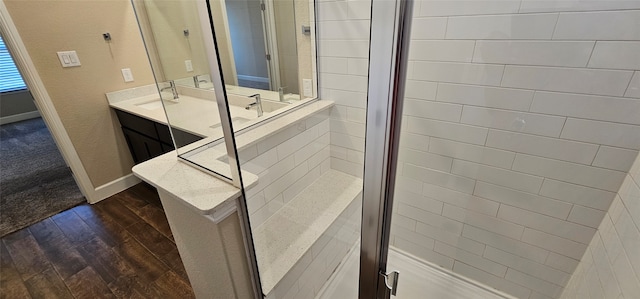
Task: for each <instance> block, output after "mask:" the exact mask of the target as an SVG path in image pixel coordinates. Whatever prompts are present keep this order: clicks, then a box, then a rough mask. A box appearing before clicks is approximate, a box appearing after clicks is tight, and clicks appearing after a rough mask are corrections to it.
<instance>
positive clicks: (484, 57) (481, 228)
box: [361, 0, 640, 298]
mask: <svg viewBox="0 0 640 299" xmlns="http://www.w3.org/2000/svg"><path fill="white" fill-rule="evenodd" d="M594 3H595V2H594ZM376 4H377V3H375V2H374V14H373V19H372V22H373V24H372V27H373V28H375V27H376V25H375V17H376V15H375V5H376ZM627 4H628V2H622V1H608V2H601V3H599V4H598V5H597V6H590V5H587V3H586V2H583V1H576V2H567V1H546V0H545V1H537V0H530V1H519V0H518V1H510V0H504V1H483V0H481V1H421V2H420V3H419V4H417V5H416V10H415V11H414V15H413V17H412V18H411V22H412V23H413V26H412V29H411V34H410V36H409V40H410V41H409V47H408V48H409V54H408V64H407V76H406V78H401V79H400V82H398V81H395V82H394V83H395V84H396V87H397V88H396V91H397V90H398V89H402V85H404V90H403V91H404V96H401V95H398V94H397V93H396V92H392V94H395V95H396V96H398V98H396V99H395V101H398V102H401V105H398V104H395V105H396V106H395V107H399V108H397V109H400V112H399V114H401V119H402V121H401V122H397V121H394V120H393V118H387V121H390V122H391V125H390V126H391V129H389V132H391V133H393V129H392V128H393V126H394V125H395V124H397V125H400V126H401V128H400V130H399V134H398V135H397V136H390V137H389V138H391V139H394V138H399V141H397V148H396V150H395V151H394V148H393V145H394V142H393V140H392V141H389V142H388V143H387V144H388V146H389V150H388V152H389V154H388V155H390V157H385V156H382V157H385V158H386V159H389V160H388V161H389V162H388V163H389V164H388V165H390V166H388V167H386V169H387V175H388V176H389V178H390V179H389V180H387V183H388V185H387V189H386V192H387V194H386V198H387V199H392V202H393V203H392V206H391V205H389V206H378V208H379V209H377V210H375V209H374V210H375V211H377V212H378V215H379V216H383V215H387V216H389V215H388V214H389V210H391V208H392V217H390V218H391V219H390V226H391V230H390V234H389V235H388V238H387V240H385V238H384V235H383V237H382V238H381V239H382V241H383V242H384V241H388V243H389V247H388V256H386V257H385V258H386V262H387V264H386V269H385V270H386V271H390V270H399V271H400V280H399V287H398V293H397V297H398V298H425V297H430V298H478V297H479V298H503V297H516V298H560V297H561V296H563V297H564V296H568V297H577V298H585V297H588V296H587V295H585V294H590V295H589V296H592V297H591V298H618V297H619V296H620V295H621V294H625V292H627V294H634V293H633V292H629V290H634V289H635V290H637V289H638V287H640V284H638V281H637V280H633V282H629V284H628V285H627V288H626V289H625V287H623V286H622V283H621V284H620V285H618V284H617V282H627V281H629V280H628V279H627V277H626V275H625V274H624V269H622V268H623V267H629V266H625V263H626V265H629V264H631V265H633V262H632V261H631V260H633V259H634V258H636V257H637V249H636V248H635V247H634V246H628V249H626V250H627V252H626V253H625V252H622V251H625V249H622V248H624V246H622V245H620V244H625V243H627V244H630V243H629V241H628V238H629V237H628V236H622V235H620V236H618V235H617V233H619V232H621V231H624V232H630V231H633V235H634V236H637V227H636V226H634V225H632V223H631V221H630V220H629V221H627V220H624V218H619V217H618V216H617V215H618V213H623V212H624V211H623V210H624V208H622V207H623V206H624V205H623V204H616V202H618V203H620V200H618V199H617V198H618V197H617V196H616V193H618V194H620V197H624V196H625V194H628V193H629V191H625V190H629V188H631V189H633V190H637V187H633V186H634V183H633V182H630V181H631V179H629V176H627V173H628V172H629V169H630V168H631V166H632V164H633V162H634V161H635V160H636V159H637V158H636V157H637V156H638V150H639V149H640V139H639V137H638V136H640V126H639V125H640V122H639V121H638V120H639V119H640V118H639V116H640V109H639V108H638V107H639V106H637V105H638V98H639V97H640V94H639V93H638V92H637V90H639V88H638V87H637V86H638V82H640V81H638V78H639V77H638V76H639V72H638V69H640V64H639V63H638V61H640V60H638V56H637V53H638V52H637V50H631V48H632V47H637V45H638V40H639V39H640V35H638V30H637V26H636V25H637V24H638V21H639V20H640V14H639V11H638V10H637V9H638V6H636V7H635V8H633V9H631V10H629V9H630V8H629V7H627V6H626V5H627ZM625 24H635V25H633V26H629V25H625ZM603 28H607V29H603ZM601 29H602V30H601ZM373 43H374V41H373V40H372V44H373ZM372 48H373V47H372ZM626 51H632V53H634V54H633V55H635V56H633V55H631V56H627V55H624V54H623V53H626ZM372 53H373V52H372ZM629 53H631V52H629ZM396 61H402V60H401V59H399V60H396ZM375 63H376V60H375V58H374V57H373V54H372V65H374V64H375ZM396 78H398V77H396ZM369 96H370V99H371V96H372V94H371V89H370V95H369ZM389 98H391V96H390V97H389ZM389 103H390V104H389V105H390V107H394V103H393V101H391V100H390V102H389ZM369 105H371V100H370V102H369ZM369 113H370V114H369V115H368V121H372V120H374V119H375V118H376V117H378V116H377V115H375V114H371V110H370V112H369ZM388 113H389V114H392V113H393V110H392V109H389V110H388ZM367 133H369V127H368V132H367ZM391 135H393V134H391ZM367 137H368V136H367ZM369 142H370V140H369V139H367V151H369V149H370V146H369ZM380 144H384V143H380ZM373 146H375V145H373ZM609 151H611V152H609ZM367 155H368V153H367ZM394 158H397V161H393V159H394ZM382 161H384V160H382ZM373 167H377V165H376V162H372V163H369V160H367V163H366V164H365V172H368V170H369V169H373ZM383 168H385V167H384V166H383ZM631 175H633V174H631ZM625 176H626V177H627V178H628V179H627V180H626V183H625V184H623V181H625ZM392 181H393V183H391V182H392ZM367 182H368V181H367V179H366V176H365V211H366V202H367V200H368V198H367V196H366V192H367V191H366V188H367ZM370 186H371V185H370ZM374 186H375V185H374ZM389 186H390V187H391V188H389ZM630 186H631V187H630ZM634 188H635V189H634ZM619 190H620V191H619ZM625 192H626V193H625ZM381 197H385V196H384V195H383V196H381ZM612 202H613V204H612ZM622 202H625V200H624V199H623V200H622ZM626 202H628V203H631V202H632V201H631V200H629V199H627V201H626ZM636 202H637V201H636ZM610 206H611V211H609V207H610ZM381 211H383V212H381ZM614 211H615V213H614ZM620 211H623V212H620ZM610 213H611V214H610ZM623 215H626V214H624V213H623ZM365 217H366V216H365ZM624 217H626V216H624ZM388 219H389V218H386V220H388ZM627 219H628V218H627ZM625 221H626V223H628V224H629V225H628V226H627V225H626V224H624V223H623V222H625ZM363 223H364V222H363ZM636 223H637V222H636ZM383 224H384V225H388V222H385V223H383ZM382 227H384V226H382ZM366 228H367V227H363V229H366ZM613 228H615V229H613ZM383 231H384V230H383ZM616 231H617V233H616ZM625 238H627V240H625ZM634 238H636V237H634ZM618 240H620V241H618ZM378 241H379V240H378ZM363 243H365V241H364V237H363ZM383 246H384V244H383ZM380 250H382V251H383V253H384V250H385V249H384V248H383V249H380ZM621 252H622V253H621ZM592 265H593V266H592ZM581 266H584V268H581ZM636 268H637V267H636ZM616 281H617V282H616ZM581 288H582V289H581ZM361 289H362V287H361ZM576 292H578V293H577V294H576ZM631 296H637V292H636V293H635V294H634V295H631Z"/></svg>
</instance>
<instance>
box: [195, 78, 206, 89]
mask: <svg viewBox="0 0 640 299" xmlns="http://www.w3.org/2000/svg"><path fill="white" fill-rule="evenodd" d="M200 83H207V80H200V79H198V75H195V76H193V86H194V87H195V88H200Z"/></svg>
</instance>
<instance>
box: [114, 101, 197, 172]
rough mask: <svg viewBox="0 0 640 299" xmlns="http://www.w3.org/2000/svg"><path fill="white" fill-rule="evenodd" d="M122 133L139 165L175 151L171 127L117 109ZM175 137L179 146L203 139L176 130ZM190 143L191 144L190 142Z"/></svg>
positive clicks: (134, 159)
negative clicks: (185, 141) (184, 141)
mask: <svg viewBox="0 0 640 299" xmlns="http://www.w3.org/2000/svg"><path fill="white" fill-rule="evenodd" d="M115 111H116V115H117V116H118V120H120V126H121V127H122V133H124V137H125V139H126V140H127V145H128V146H129V151H130V152H131V156H132V157H133V161H134V162H135V163H136V164H138V163H142V162H144V161H147V160H149V159H151V158H155V157H157V156H160V155H162V154H164V153H166V152H170V151H172V150H174V149H175V148H174V147H173V141H172V139H171V133H170V132H169V126H167V125H165V124H161V123H157V122H154V121H151V120H148V119H146V118H143V117H140V116H137V115H133V114H131V113H127V112H124V111H122V110H118V109H115ZM173 131H174V132H173V133H174V135H175V136H176V138H177V139H179V140H177V141H178V143H179V144H186V143H183V142H181V141H183V140H188V141H191V142H193V141H197V140H200V139H202V137H199V136H196V135H193V134H190V133H187V132H184V131H180V130H177V129H175V128H174V130H173ZM189 143H190V142H189Z"/></svg>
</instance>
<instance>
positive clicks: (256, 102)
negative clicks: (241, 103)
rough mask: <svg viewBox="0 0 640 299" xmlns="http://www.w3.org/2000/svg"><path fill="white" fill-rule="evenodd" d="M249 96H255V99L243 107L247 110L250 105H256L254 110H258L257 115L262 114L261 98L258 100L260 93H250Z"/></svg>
mask: <svg viewBox="0 0 640 299" xmlns="http://www.w3.org/2000/svg"><path fill="white" fill-rule="evenodd" d="M249 97H250V98H255V99H256V101H255V102H253V103H251V104H249V105H247V106H246V107H244V109H247V110H249V109H251V107H253V106H257V108H256V110H257V111H258V117H260V116H262V114H263V110H262V100H260V94H259V93H256V94H254V95H250V96H249Z"/></svg>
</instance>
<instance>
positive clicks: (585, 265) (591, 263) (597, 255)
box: [562, 157, 640, 299]
mask: <svg viewBox="0 0 640 299" xmlns="http://www.w3.org/2000/svg"><path fill="white" fill-rule="evenodd" d="M638 296H640V157H639V158H638V159H637V160H636V163H635V164H634V166H633V168H632V169H631V171H630V173H629V174H628V175H627V176H626V178H625V180H624V183H622V187H620V191H619V192H618V194H617V195H616V197H615V199H614V200H613V203H612V204H611V208H610V209H609V212H608V213H607V214H606V215H605V217H604V219H603V221H602V224H600V227H599V228H598V232H597V233H596V235H595V237H594V238H593V240H592V241H591V243H590V244H589V247H588V248H587V251H586V252H585V255H584V256H583V258H582V261H581V262H580V264H579V265H578V267H577V268H576V270H575V272H574V274H573V276H572V277H571V280H570V281H569V283H568V284H567V287H566V288H565V291H564V293H563V294H562V298H575V299H586V298H592V299H596V298H638Z"/></svg>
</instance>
